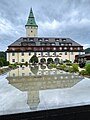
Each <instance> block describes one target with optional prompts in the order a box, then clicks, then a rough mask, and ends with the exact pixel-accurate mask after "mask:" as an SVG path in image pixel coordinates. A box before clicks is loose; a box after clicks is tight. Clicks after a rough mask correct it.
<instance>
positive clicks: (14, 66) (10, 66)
mask: <svg viewBox="0 0 90 120" xmlns="http://www.w3.org/2000/svg"><path fill="white" fill-rule="evenodd" d="M8 67H9V68H11V69H15V68H16V67H17V64H9V65H8Z"/></svg>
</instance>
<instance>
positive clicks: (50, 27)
mask: <svg viewBox="0 0 90 120" xmlns="http://www.w3.org/2000/svg"><path fill="white" fill-rule="evenodd" d="M39 26H40V27H41V28H42V29H47V30H56V29H58V28H59V27H60V22H58V21H57V20H55V19H54V20H53V21H52V22H48V21H46V22H44V23H43V22H39Z"/></svg>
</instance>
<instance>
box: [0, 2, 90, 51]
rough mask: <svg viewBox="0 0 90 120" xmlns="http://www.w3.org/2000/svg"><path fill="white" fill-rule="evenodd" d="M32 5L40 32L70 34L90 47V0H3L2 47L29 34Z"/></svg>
mask: <svg viewBox="0 0 90 120" xmlns="http://www.w3.org/2000/svg"><path fill="white" fill-rule="evenodd" d="M31 7H32V8H33V12H34V15H35V19H36V22H37V24H38V26H39V30H38V36H44V37H45V36H46V37H47V36H48V37H68V38H72V39H73V40H75V41H76V42H78V43H80V44H81V45H83V46H84V48H87V47H90V14H89V11H90V0H0V51H5V50H6V49H7V46H8V45H10V44H11V43H12V42H14V41H15V40H17V39H18V38H19V37H21V36H22V37H24V36H25V35H26V34H25V24H26V21H27V18H28V14H29V11H30V8H31Z"/></svg>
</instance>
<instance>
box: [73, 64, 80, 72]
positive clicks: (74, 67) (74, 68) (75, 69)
mask: <svg viewBox="0 0 90 120" xmlns="http://www.w3.org/2000/svg"><path fill="white" fill-rule="evenodd" d="M72 68H73V72H78V71H79V70H78V64H72Z"/></svg>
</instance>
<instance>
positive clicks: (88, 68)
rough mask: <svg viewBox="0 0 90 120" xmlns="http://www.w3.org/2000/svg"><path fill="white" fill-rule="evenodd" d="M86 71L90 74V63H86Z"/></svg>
mask: <svg viewBox="0 0 90 120" xmlns="http://www.w3.org/2000/svg"><path fill="white" fill-rule="evenodd" d="M86 72H87V73H88V75H90V63H89V64H86Z"/></svg>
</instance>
